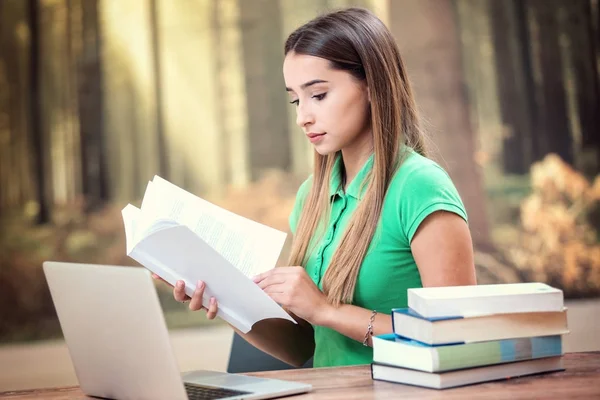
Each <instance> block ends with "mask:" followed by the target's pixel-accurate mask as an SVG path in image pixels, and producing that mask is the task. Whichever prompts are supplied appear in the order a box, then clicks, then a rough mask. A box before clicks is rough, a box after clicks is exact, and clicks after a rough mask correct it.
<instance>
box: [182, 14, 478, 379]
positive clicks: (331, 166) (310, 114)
mask: <svg viewBox="0 0 600 400" xmlns="http://www.w3.org/2000/svg"><path fill="white" fill-rule="evenodd" d="M283 74H284V78H285V83H286V90H287V92H288V93H289V96H290V99H291V102H292V103H293V104H294V105H295V106H296V111H297V119H296V122H297V124H298V126H299V127H300V128H301V133H300V132H299V133H298V134H304V135H305V136H306V139H307V140H309V141H310V142H311V143H312V145H313V146H314V149H315V163H314V172H313V174H312V175H311V176H310V177H309V178H308V179H307V180H306V181H305V182H304V183H303V184H302V186H301V187H300V189H299V191H298V194H297V198H296V203H295V206H294V209H293V211H292V213H291V216H290V227H291V230H292V232H293V234H294V242H293V245H292V251H291V258H290V262H289V265H290V267H284V268H275V269H274V270H271V271H269V272H266V273H263V274H261V275H259V276H257V277H255V278H254V281H255V282H256V284H257V285H259V286H260V287H261V288H262V289H263V290H264V291H265V292H266V293H267V294H269V295H270V296H271V297H272V298H273V300H275V301H276V302H277V303H279V304H281V305H282V306H283V307H285V309H286V310H288V311H289V312H290V313H291V314H292V315H293V316H294V318H295V319H296V320H297V321H298V322H299V323H298V324H292V323H290V322H289V321H283V320H278V319H275V320H266V321H262V322H260V323H258V324H256V325H255V326H254V327H253V329H252V330H251V331H250V332H249V333H248V334H246V335H242V336H244V338H245V339H246V340H247V341H249V342H250V343H252V344H253V345H255V346H256V347H258V348H260V349H261V350H263V351H265V352H267V353H270V354H271V355H273V356H275V357H278V358H279V359H281V360H283V361H285V362H288V363H290V364H292V365H297V366H299V365H303V364H304V362H305V361H307V360H308V359H310V357H312V356H314V360H313V363H314V366H315V367H324V366H337V365H352V364H367V363H370V362H371V361H372V357H373V352H372V348H371V347H370V346H371V336H372V335H379V334H383V333H390V332H392V323H391V318H390V315H389V314H390V313H391V309H392V308H394V307H406V306H407V289H409V288H414V287H421V286H443V285H468V284H475V283H476V279H475V269H474V262H473V249H472V243H471V237H470V234H469V229H468V227H467V223H466V221H467V215H466V212H465V208H464V206H463V203H462V201H461V199H460V196H459V194H458V193H457V191H456V189H455V187H454V185H453V183H452V181H451V180H450V178H449V176H448V175H447V173H446V172H445V171H444V170H443V169H442V168H441V167H440V166H438V165H437V164H436V163H435V162H434V161H432V160H430V159H428V158H427V153H426V148H425V144H424V139H423V136H422V133H421V130H420V128H419V123H418V119H417V113H416V110H415V104H414V99H413V95H412V91H411V88H410V85H409V82H408V78H407V75H406V70H405V68H404V65H403V62H402V59H401V57H400V54H399V51H398V48H397V46H396V44H395V42H394V39H393V37H392V35H391V34H390V32H389V31H388V29H387V28H386V27H385V25H384V24H383V23H382V22H381V21H380V20H379V19H378V18H377V17H376V16H375V15H373V14H372V13H370V12H369V11H366V10H362V9H356V8H351V9H346V10H342V11H338V12H333V13H329V14H325V15H322V16H320V17H317V18H316V19H314V20H312V21H310V22H308V23H307V24H305V25H303V26H301V27H300V28H298V29H297V30H296V31H295V32H293V33H292V34H291V35H290V36H289V38H288V39H287V41H286V43H285V60H284V64H283ZM273 150H274V151H276V150H277V149H273ZM203 290H204V284H203V283H202V282H199V284H198V288H197V290H196V292H195V293H194V295H193V297H192V298H191V301H190V303H189V308H190V309H191V310H199V309H201V308H202V293H203ZM174 297H175V299H177V300H179V301H186V300H187V299H188V298H187V297H186V295H185V293H184V291H183V282H178V284H177V285H176V286H175V288H174ZM217 309H218V302H217V300H216V299H211V303H210V306H209V307H208V309H207V314H208V318H214V317H215V315H216V312H217Z"/></svg>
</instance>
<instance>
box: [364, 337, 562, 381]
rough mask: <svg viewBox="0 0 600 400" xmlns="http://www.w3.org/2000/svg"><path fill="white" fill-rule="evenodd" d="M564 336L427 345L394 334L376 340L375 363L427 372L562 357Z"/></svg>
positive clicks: (374, 338)
mask: <svg viewBox="0 0 600 400" xmlns="http://www.w3.org/2000/svg"><path fill="white" fill-rule="evenodd" d="M562 354H563V349H562V336H561V335H554V336H539V337H531V338H518V339H504V340H492V341H486V342H475V343H459V344H449V345H434V346H431V345H427V344H424V343H421V342H418V341H415V340H411V339H408V338H403V337H400V336H397V335H394V334H389V335H380V336H374V337H373V362H375V363H378V364H386V365H389V366H394V367H402V368H410V369H416V370H420V371H426V372H442V371H452V370H458V369H464V368H473V367H479V366H485V365H494V364H503V363H509V362H515V361H525V360H532V359H536V358H544V357H552V356H561V355H562Z"/></svg>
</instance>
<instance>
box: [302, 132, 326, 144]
mask: <svg viewBox="0 0 600 400" xmlns="http://www.w3.org/2000/svg"><path fill="white" fill-rule="evenodd" d="M306 136H307V137H308V140H310V142H311V143H317V142H318V141H320V140H321V139H323V136H325V133H308V134H306Z"/></svg>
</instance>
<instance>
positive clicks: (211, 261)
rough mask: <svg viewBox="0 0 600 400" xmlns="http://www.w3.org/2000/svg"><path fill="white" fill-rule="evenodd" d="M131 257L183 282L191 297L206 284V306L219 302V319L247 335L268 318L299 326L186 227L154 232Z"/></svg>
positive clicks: (160, 274)
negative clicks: (197, 286) (211, 302)
mask: <svg viewBox="0 0 600 400" xmlns="http://www.w3.org/2000/svg"><path fill="white" fill-rule="evenodd" d="M131 257H132V258H133V259H134V260H136V261H138V262H139V263H140V264H142V265H143V266H144V267H146V268H147V269H149V270H150V271H152V272H154V273H156V274H157V275H159V276H160V277H161V278H163V279H164V280H166V281H167V282H169V283H170V284H172V285H173V284H175V281H177V280H180V279H181V280H183V281H184V282H185V292H186V294H188V295H189V296H191V295H192V294H193V293H194V289H195V287H196V282H198V280H202V281H203V282H205V283H206V289H205V293H204V296H203V299H202V300H203V302H202V304H203V305H204V306H205V307H207V308H208V305H209V304H208V302H209V299H210V297H211V296H214V297H215V298H216V299H217V301H218V302H219V310H218V314H217V315H218V316H219V317H220V318H223V319H224V320H225V321H227V322H229V323H230V324H232V325H233V326H235V327H236V328H237V329H239V330H240V331H242V332H244V333H246V332H248V331H249V330H250V329H251V328H252V325H254V324H255V323H256V322H257V321H260V320H262V319H266V318H282V319H287V320H289V321H290V322H293V323H295V321H294V319H293V318H292V317H291V316H290V315H289V314H288V313H287V312H286V311H285V310H284V309H283V308H281V306H279V305H278V304H277V303H276V302H275V301H274V300H273V299H271V298H270V297H269V295H267V294H266V293H265V292H264V291H263V290H262V289H260V287H259V286H258V285H256V284H255V283H254V282H252V281H251V280H250V279H247V278H246V277H245V276H244V275H243V274H242V273H241V272H240V270H238V269H236V268H235V267H234V266H233V265H232V264H231V263H230V262H228V261H227V260H225V258H224V257H223V256H222V255H220V254H219V253H218V252H217V251H216V250H215V249H213V248H212V247H211V246H209V245H208V244H207V243H206V242H205V241H203V240H201V239H200V238H199V237H198V235H197V234H195V233H194V232H192V231H191V230H190V229H189V228H188V227H186V226H172V227H168V228H164V229H160V230H156V231H154V232H153V233H151V234H150V235H148V236H147V237H145V238H144V239H142V241H141V242H140V243H139V244H138V245H137V246H136V247H135V248H134V249H133V252H132V254H131Z"/></svg>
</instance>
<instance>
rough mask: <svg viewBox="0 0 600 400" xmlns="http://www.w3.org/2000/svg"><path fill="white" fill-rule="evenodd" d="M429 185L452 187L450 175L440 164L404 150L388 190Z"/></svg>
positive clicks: (411, 151)
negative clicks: (404, 152)
mask: <svg viewBox="0 0 600 400" xmlns="http://www.w3.org/2000/svg"><path fill="white" fill-rule="evenodd" d="M430 184H432V185H443V186H447V185H451V186H453V184H452V179H451V178H450V175H449V174H448V172H447V171H446V170H445V169H444V168H443V167H442V166H441V165H440V164H438V163H437V162H436V161H434V160H432V159H430V158H427V157H425V156H423V155H421V154H419V153H417V152H416V151H414V150H412V149H408V150H406V154H405V155H404V157H403V159H402V162H401V164H400V167H399V168H398V170H397V171H396V173H395V174H394V177H393V178H392V181H391V182H390V188H389V190H392V191H394V190H402V189H405V188H406V187H407V186H408V187H410V186H422V185H426V186H427V185H430Z"/></svg>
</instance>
